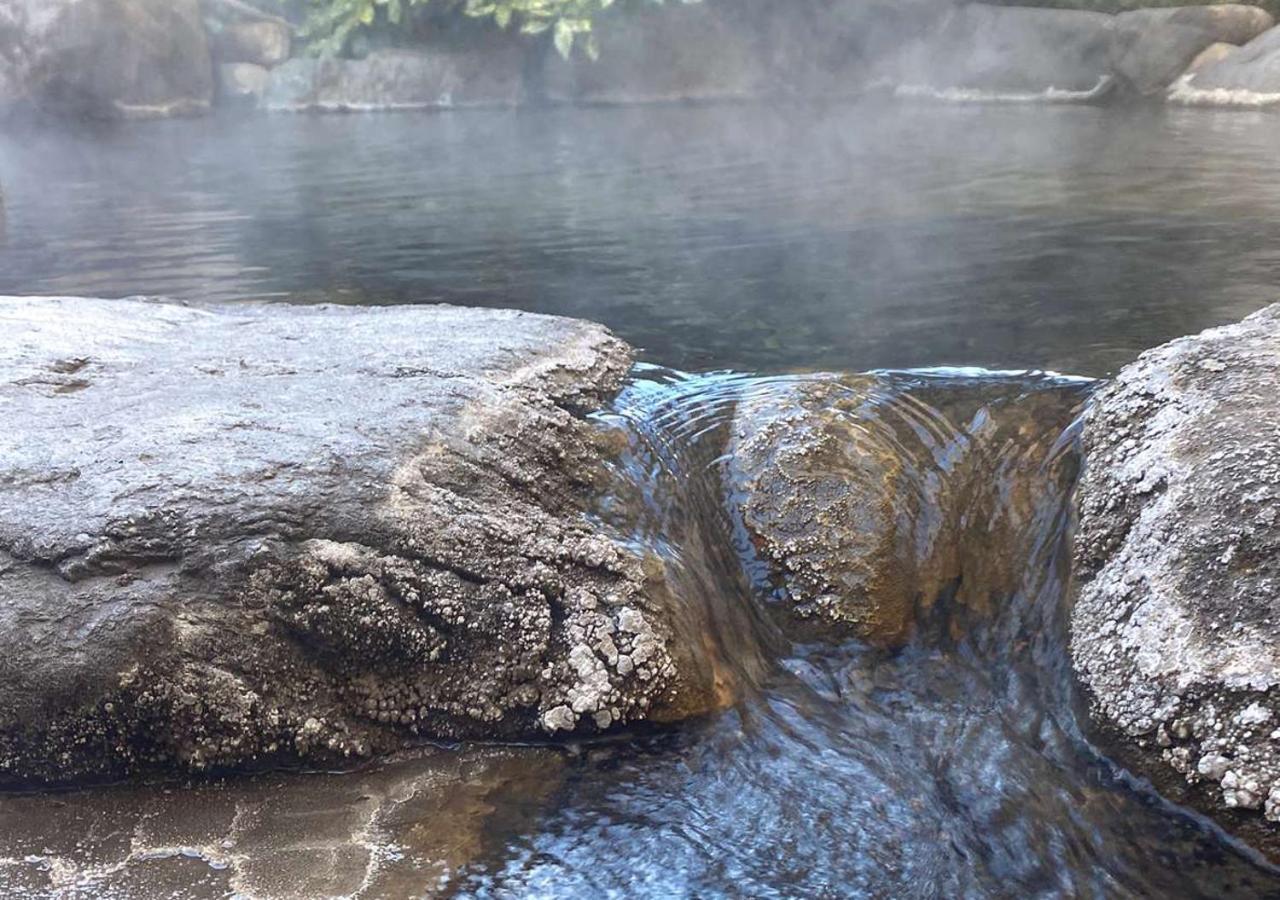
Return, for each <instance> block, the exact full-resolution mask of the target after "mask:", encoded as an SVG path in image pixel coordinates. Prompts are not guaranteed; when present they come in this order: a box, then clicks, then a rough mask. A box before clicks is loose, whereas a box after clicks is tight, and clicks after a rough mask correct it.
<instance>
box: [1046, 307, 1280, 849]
mask: <svg viewBox="0 0 1280 900" xmlns="http://www.w3.org/2000/svg"><path fill="white" fill-rule="evenodd" d="M1278 397H1280V306H1273V307H1270V308H1268V309H1266V310H1264V311H1262V312H1260V313H1257V314H1255V315H1253V316H1250V317H1249V318H1248V319H1245V320H1244V321H1243V322H1241V323H1239V324H1237V325H1231V326H1227V327H1224V328H1215V329H1211V330H1209V331H1206V332H1204V333H1202V334H1200V335H1198V336H1195V337H1189V338H1182V339H1180V340H1176V341H1173V342H1172V343H1170V344H1166V345H1165V346H1163V347H1159V348H1157V349H1155V350H1151V351H1149V352H1147V353H1144V354H1143V355H1142V356H1141V357H1140V358H1139V359H1138V360H1137V361H1136V362H1135V363H1133V364H1132V365H1130V366H1128V367H1126V368H1125V369H1124V370H1123V371H1122V372H1121V373H1120V375H1119V376H1118V377H1117V378H1116V379H1115V381H1114V382H1113V383H1111V384H1110V385H1108V386H1107V387H1106V388H1105V389H1104V390H1102V391H1101V392H1100V393H1099V394H1098V395H1097V397H1096V399H1095V400H1094V402H1093V404H1092V406H1091V407H1090V409H1089V411H1088V413H1087V416H1086V418H1085V422H1084V453H1085V460H1086V462H1085V469H1084V473H1083V476H1082V478H1081V480H1080V483H1079V487H1078V505H1079V525H1078V529H1077V533H1076V537H1075V580H1076V591H1077V597H1076V600H1075V606H1074V610H1073V612H1072V628H1071V653H1072V658H1073V662H1074V665H1075V668H1076V671H1077V672H1078V674H1079V676H1080V679H1081V681H1082V682H1083V684H1084V686H1085V687H1086V688H1087V690H1088V692H1089V694H1090V696H1091V698H1092V708H1093V713H1094V716H1095V719H1096V721H1097V723H1098V724H1099V726H1100V729H1101V731H1102V732H1103V733H1104V734H1105V735H1107V736H1109V737H1110V738H1111V739H1112V741H1113V743H1114V744H1115V745H1116V746H1117V747H1119V752H1120V753H1121V754H1122V756H1125V757H1126V758H1127V759H1128V760H1130V761H1131V763H1132V764H1133V765H1135V766H1136V767H1137V768H1138V769H1140V771H1142V772H1143V773H1144V774H1146V775H1147V776H1149V777H1150V778H1152V779H1153V780H1154V781H1155V782H1156V784H1157V785H1158V786H1159V787H1161V788H1162V789H1163V790H1165V791H1166V792H1167V793H1169V794H1170V795H1171V796H1174V797H1178V798H1180V799H1181V798H1182V797H1184V796H1186V797H1188V798H1189V799H1190V800H1191V801H1192V802H1195V803H1197V804H1198V805H1199V806H1200V807H1201V808H1202V809H1204V810H1206V811H1208V812H1209V813H1210V814H1211V815H1213V816H1215V817H1216V818H1218V819H1219V820H1220V821H1222V822H1224V823H1226V824H1228V825H1230V826H1233V827H1235V826H1239V827H1242V828H1245V829H1246V831H1247V830H1249V829H1251V828H1252V829H1253V831H1254V833H1253V834H1251V835H1250V836H1251V837H1253V838H1254V839H1256V840H1258V842H1259V844H1260V845H1262V846H1264V847H1266V848H1267V849H1270V850H1271V851H1274V850H1275V849H1276V846H1277V845H1276V841H1275V837H1276V832H1275V830H1274V829H1271V828H1268V827H1267V825H1266V823H1265V822H1264V821H1263V817H1264V816H1265V819H1267V820H1270V821H1272V822H1275V821H1280V406H1277V398H1278ZM1259 834H1261V837H1258V835H1259Z"/></svg>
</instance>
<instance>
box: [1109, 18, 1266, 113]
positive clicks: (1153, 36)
mask: <svg viewBox="0 0 1280 900" xmlns="http://www.w3.org/2000/svg"><path fill="white" fill-rule="evenodd" d="M1115 25H1116V31H1117V42H1116V49H1115V62H1114V68H1115V74H1116V76H1117V77H1118V78H1120V79H1121V80H1122V81H1123V83H1124V85H1125V86H1126V87H1127V88H1128V89H1129V90H1131V91H1132V92H1134V93H1137V94H1143V95H1149V94H1157V93H1160V92H1162V91H1164V90H1166V89H1167V88H1168V87H1169V86H1170V85H1171V84H1173V82H1174V81H1175V80H1177V78H1178V77H1179V76H1181V75H1182V74H1183V73H1184V72H1186V71H1187V69H1188V67H1189V66H1190V65H1191V63H1192V61H1193V60H1195V59H1196V57H1197V56H1199V55H1200V54H1201V53H1202V52H1203V51H1205V50H1206V49H1207V48H1208V47H1210V46H1212V45H1213V44H1218V43H1224V44H1245V43H1248V42H1249V41H1251V40H1253V39H1254V38H1255V37H1257V36H1258V35H1260V34H1262V33H1263V32H1264V31H1267V30H1268V29H1269V28H1271V27H1272V26H1274V25H1275V19H1274V18H1272V16H1271V14H1270V13H1268V12H1267V11H1266V10H1264V9H1260V8H1258V7H1256V6H1246V5H1243V4H1236V3H1227V4H1222V5H1219V6H1182V7H1172V8H1168V9H1139V10H1134V11H1132V12H1127V13H1121V14H1120V15H1118V16H1116V19H1115Z"/></svg>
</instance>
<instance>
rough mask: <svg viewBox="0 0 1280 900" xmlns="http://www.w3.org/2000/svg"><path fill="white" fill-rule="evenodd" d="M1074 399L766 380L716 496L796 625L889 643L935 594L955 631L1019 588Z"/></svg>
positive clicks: (964, 387)
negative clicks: (732, 511) (724, 500)
mask: <svg viewBox="0 0 1280 900" xmlns="http://www.w3.org/2000/svg"><path fill="white" fill-rule="evenodd" d="M1081 392H1082V387H1081V386H1080V385H1079V384H1073V383H1063V382H1059V381H1056V380H1053V379H1027V380H1025V381H1016V380H1011V379H1001V378H992V379H987V380H982V379H957V378H947V377H942V378H932V377H928V376H921V377H920V378H918V379H910V378H906V377H897V378H891V377H886V376H879V375H868V376H861V377H836V376H818V377H815V378H805V379H795V380H789V381H783V382H769V383H766V384H765V385H764V386H762V387H761V388H759V389H756V390H753V391H751V392H749V393H748V394H747V395H746V396H745V397H744V398H743V399H742V401H741V402H740V403H739V404H738V409H737V415H736V417H735V420H734V426H733V437H732V440H731V443H730V446H729V452H728V454H727V458H728V459H729V460H730V463H729V471H730V483H731V496H733V497H735V498H737V499H738V501H739V507H740V513H741V516H742V521H743V524H744V525H745V527H746V530H747V533H748V534H749V535H750V536H751V538H752V541H753V543H754V545H755V548H756V550H757V551H758V552H759V554H760V556H761V557H762V558H763V559H764V560H765V561H767V562H768V563H769V565H770V568H771V569H772V570H773V572H774V580H775V581H776V586H777V588H778V590H779V592H780V594H781V595H782V597H783V599H784V600H785V605H786V607H787V608H789V609H790V611H791V612H792V613H793V614H794V615H795V616H796V617H797V618H798V619H799V620H800V621H801V623H805V624H808V625H809V626H812V628H811V630H815V631H817V632H819V633H823V634H832V633H834V634H841V633H845V634H850V633H851V634H854V635H856V636H857V637H859V638H862V639H863V640H866V641H869V642H871V643H873V644H876V645H879V646H884V647H896V646H900V645H902V644H903V643H905V642H906V641H907V640H908V639H909V638H910V637H911V636H912V634H913V633H915V632H916V631H917V630H918V628H919V627H920V625H921V624H922V623H924V622H928V621H929V620H930V619H931V618H933V617H932V616H931V612H932V610H933V608H934V606H935V604H938V603H939V601H942V600H945V601H946V602H945V603H943V604H942V605H943V606H944V607H948V608H949V609H948V611H947V616H946V617H947V618H949V622H948V623H947V624H949V626H951V627H952V628H953V629H956V630H957V631H958V630H963V627H964V624H965V622H966V621H967V620H973V619H974V618H981V617H987V616H989V615H990V614H991V613H992V612H994V611H995V610H996V609H998V608H999V605H1000V604H1002V603H1004V602H1005V601H1007V599H1008V598H1009V597H1010V596H1012V595H1013V594H1014V593H1015V592H1016V591H1017V590H1018V589H1019V586H1020V583H1021V579H1022V578H1023V577H1024V575H1025V573H1026V571H1027V568H1028V566H1027V560H1028V559H1030V558H1032V556H1033V547H1034V546H1035V542H1036V540H1037V539H1038V537H1039V534H1038V531H1037V529H1036V528H1035V527H1034V526H1035V524H1036V523H1037V522H1040V521H1041V520H1042V516H1043V515H1044V514H1045V511H1046V509H1047V508H1048V507H1053V506H1055V505H1056V504H1058V503H1060V498H1061V497H1062V496H1064V495H1065V488H1064V484H1065V481H1064V479H1066V478H1069V477H1070V475H1071V474H1073V473H1072V472H1071V471H1070V466H1069V465H1068V463H1069V461H1068V460H1065V459H1063V458H1062V457H1061V455H1060V454H1056V453H1055V450H1054V448H1055V445H1056V444H1057V440H1058V437H1059V435H1060V434H1061V433H1062V431H1063V429H1064V428H1065V427H1066V426H1067V425H1068V424H1069V423H1070V422H1071V420H1072V418H1073V416H1074V415H1075V413H1076V410H1077V409H1078V405H1079V403H1080V401H1081V398H1082V394H1081ZM993 551H994V552H993Z"/></svg>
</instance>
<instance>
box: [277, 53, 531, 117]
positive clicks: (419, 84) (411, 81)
mask: <svg viewBox="0 0 1280 900" xmlns="http://www.w3.org/2000/svg"><path fill="white" fill-rule="evenodd" d="M524 60H525V57H524V52H523V51H522V49H521V48H520V47H519V46H517V45H515V44H514V43H509V42H508V43H504V44H503V46H501V47H494V48H491V49H487V50H461V51H445V50H439V51H437V50H424V51H408V50H379V51H376V52H374V53H371V54H369V55H368V56H367V57H365V58H364V59H309V58H308V59H302V58H298V59H291V60H289V61H288V62H287V63H285V64H284V65H282V66H280V67H278V68H276V69H273V70H272V71H271V83H270V85H269V86H268V88H267V92H266V96H265V97H264V98H263V101H262V106H263V108H265V109H268V110H272V111H276V112H359V111H376V110H400V109H433V108H449V107H461V106H514V105H515V104H517V103H519V102H520V101H521V99H522V98H523V96H524V65H525V62H524Z"/></svg>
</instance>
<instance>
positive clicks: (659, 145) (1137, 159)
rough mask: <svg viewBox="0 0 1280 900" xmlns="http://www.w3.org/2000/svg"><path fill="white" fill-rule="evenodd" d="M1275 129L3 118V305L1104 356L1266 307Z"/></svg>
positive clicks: (480, 115)
mask: <svg viewBox="0 0 1280 900" xmlns="http://www.w3.org/2000/svg"><path fill="white" fill-rule="evenodd" d="M1277 140H1280V122H1278V121H1276V120H1275V118H1274V117H1269V116H1267V115H1265V114H1260V113H1241V112H1214V111H1208V110H1177V109H1155V110H1149V111H1147V110H1136V111H1135V110H1130V109H1100V108H1092V107H1039V108H1027V107H1018V108H1008V107H982V106H961V107H956V106H942V105H927V104H926V105H908V106H894V107H888V106H878V105H874V104H862V105H845V106H830V107H823V106H818V105H798V106H795V107H791V108H782V107H777V106H769V105H755V104H752V105H742V106H732V105H731V106H716V107H665V108H661V107H647V108H632V109H627V108H584V109H563V110H555V111H545V110H538V111H530V112H523V113H510V112H506V111H503V112H466V113H457V114H448V115H383V116H374V117H370V116H360V115H352V116H336V117H319V118H316V117H306V116H298V117H292V116H277V117H257V118H248V119H243V120H236V119H232V118H225V117H223V118H215V119H211V120H203V121H168V122H156V123H145V124H133V125H130V126H128V127H127V128H121V129H120V130H117V131H95V132H92V133H84V134H81V135H78V136H68V135H66V134H65V133H58V134H52V133H40V132H18V133H10V134H6V135H0V183H2V184H3V185H4V191H5V196H6V220H7V223H6V232H5V237H4V239H3V240H2V241H0V291H3V292H7V293H33V292H40V293H62V294H91V295H102V296H120V295H129V294H165V295H169V296H173V297H177V298H180V299H186V300H235V299H241V298H260V297H276V298H284V297H291V298H295V299H304V300H338V301H341V302H351V303H400V302H449V303H458V304H470V305H488V306H510V307H517V308H522V309H529V310H536V311H540V312H552V313H561V314H566V315H575V316H583V317H586V318H590V319H595V320H598V321H602V322H604V323H606V324H607V325H609V326H611V327H612V328H614V329H615V330H616V331H617V332H618V333H619V334H620V335H621V336H622V337H624V338H626V339H627V340H629V341H631V342H632V343H634V344H636V345H637V346H639V347H641V348H643V349H644V351H645V352H646V356H647V358H648V359H650V360H652V361H654V362H659V363H662V364H665V365H672V366H676V367H679V368H682V369H685V370H705V369H718V368H733V369H737V370H739V371H782V370H790V369H817V368H832V369H851V370H862V369H868V368H874V367H879V366H927V365H937V364H973V365H984V366H989V367H994V368H1008V367H1025V368H1047V369H1053V370H1056V371H1065V372H1074V373H1078V374H1086V375H1101V374H1106V373H1108V372H1112V371H1114V370H1115V369H1117V368H1118V367H1119V366H1120V365H1123V364H1124V363H1125V362H1127V361H1128V360H1130V359H1131V358H1132V357H1133V356H1134V355H1136V354H1137V353H1138V352H1139V351H1140V350H1141V349H1144V348H1146V347H1149V346H1152V345H1154V344H1156V343H1159V342H1161V341H1163V340H1166V339H1169V338H1172V337H1174V336H1177V335H1181V334H1186V333H1191V332H1194V331H1196V330H1199V329H1201V328H1203V327H1206V326H1208V325H1212V324H1217V323H1221V322H1225V321H1228V320H1233V319H1237V318H1239V317H1240V316H1241V315H1243V314H1245V313H1247V312H1250V311H1252V310H1254V309H1256V308H1259V307H1261V306H1262V305H1265V304H1266V303H1267V302H1270V301H1271V300H1272V299H1274V284H1275V282H1276V273H1277V269H1278V267H1280V250H1278V249H1277V248H1278V247H1280V215H1278V214H1277V212H1278V211H1280V185H1277V183H1276V182H1275V180H1274V179H1272V178H1271V177H1270V176H1269V170H1268V171H1264V170H1265V169H1267V167H1269V166H1270V160H1271V156H1272V149H1273V148H1274V146H1275V144H1276V141H1277Z"/></svg>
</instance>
